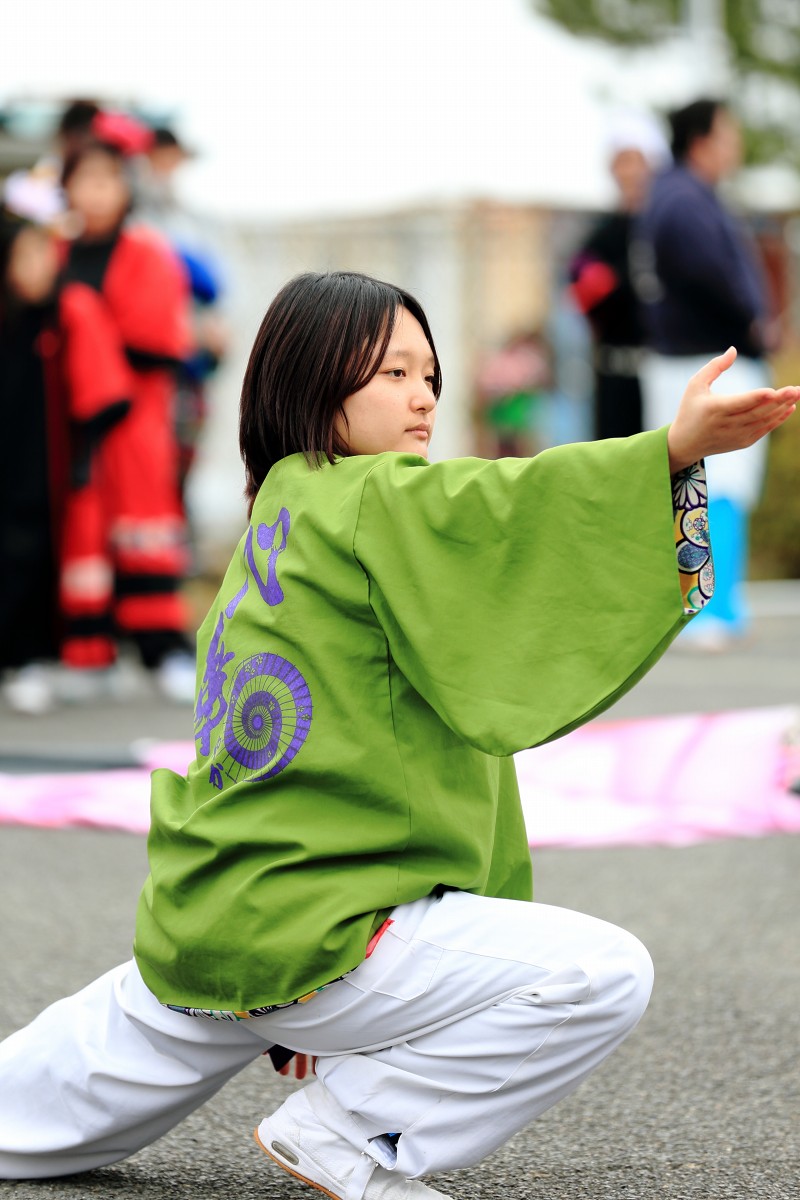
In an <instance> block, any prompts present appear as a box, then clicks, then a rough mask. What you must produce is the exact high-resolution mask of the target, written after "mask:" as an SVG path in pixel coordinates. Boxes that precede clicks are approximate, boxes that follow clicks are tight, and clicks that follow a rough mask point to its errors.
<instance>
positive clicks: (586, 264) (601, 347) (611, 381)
mask: <svg viewBox="0 0 800 1200" xmlns="http://www.w3.org/2000/svg"><path fill="white" fill-rule="evenodd" d="M608 150H609V167H610V170H611V174H612V176H613V177H614V182H615V183H616V186H617V190H618V194H619V201H618V207H617V208H616V210H615V211H614V212H611V213H607V214H606V215H605V216H603V217H601V218H600V220H599V221H598V222H597V223H596V225H595V226H594V228H593V229H592V231H591V233H590V234H589V237H588V239H587V240H586V242H585V243H584V245H583V246H582V247H581V248H580V250H579V251H578V253H577V254H576V255H575V257H574V258H573V260H572V263H571V264H570V272H569V273H570V279H571V287H570V296H571V298H572V301H573V303H574V304H575V305H576V307H577V308H578V309H579V311H580V312H582V313H583V315H584V316H585V317H586V319H587V320H588V322H589V325H590V327H591V331H592V338H593V342H594V353H593V366H594V422H593V424H594V436H595V437H596V438H609V437H628V436H630V434H633V433H641V431H642V397H641V388H640V384H639V368H640V366H641V361H642V352H643V351H642V348H643V344H644V326H643V322H642V316H641V311H640V305H639V300H638V298H637V295H636V292H635V290H634V286H633V281H632V279H631V263H630V247H631V239H632V234H633V230H634V223H635V220H636V215H637V213H639V212H640V211H641V209H642V207H643V205H644V203H645V201H646V199H647V193H648V190H649V187H650V183H651V180H652V178H653V173H654V172H655V171H656V170H658V169H659V168H661V167H663V166H664V164H665V163H666V161H667V160H668V158H669V152H668V150H667V143H666V141H665V140H664V137H663V136H662V134H661V131H660V129H659V128H658V126H657V125H656V123H655V121H654V120H653V119H652V118H650V117H648V116H646V115H644V114H634V113H630V114H625V115H624V116H621V117H619V118H618V120H617V121H616V122H615V124H614V127H613V128H612V130H611V136H610V138H609V143H608Z"/></svg>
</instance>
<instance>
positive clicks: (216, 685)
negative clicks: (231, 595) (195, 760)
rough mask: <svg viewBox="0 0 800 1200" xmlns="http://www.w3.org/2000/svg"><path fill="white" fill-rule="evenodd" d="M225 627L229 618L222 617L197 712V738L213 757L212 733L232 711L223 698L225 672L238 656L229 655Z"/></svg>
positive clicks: (210, 650) (195, 714)
mask: <svg viewBox="0 0 800 1200" xmlns="http://www.w3.org/2000/svg"><path fill="white" fill-rule="evenodd" d="M224 623H225V616H224V614H223V613H220V614H219V620H218V621H217V624H216V627H215V629H214V636H213V637H212V639H211V642H210V643H209V647H208V654H207V655H206V669H205V674H204V675H203V682H202V684H201V686H200V691H199V693H198V696H197V705H196V707H195V710H194V728H195V734H194V736H195V740H196V741H199V743H200V753H201V754H210V753H211V732H212V730H213V729H215V728H216V727H217V725H219V723H220V721H221V720H222V718H223V717H224V716H225V713H226V712H227V711H228V705H227V702H226V700H225V697H224V696H223V694H222V689H223V688H224V686H225V683H226V681H227V678H228V676H227V674H226V673H225V671H224V669H223V668H224V667H225V666H226V665H227V663H229V662H230V661H231V659H232V658H233V657H234V655H233V651H231V652H230V653H228V654H226V652H225V643H224V642H223V640H222V630H223V628H224Z"/></svg>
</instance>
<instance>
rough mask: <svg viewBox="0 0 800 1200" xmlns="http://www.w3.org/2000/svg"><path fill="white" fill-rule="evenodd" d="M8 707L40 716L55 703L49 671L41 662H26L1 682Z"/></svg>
mask: <svg viewBox="0 0 800 1200" xmlns="http://www.w3.org/2000/svg"><path fill="white" fill-rule="evenodd" d="M3 695H4V696H5V699H6V703H7V704H8V706H9V708H13V710H14V712H17V713H22V714H24V715H25V716H28V717H41V716H43V715H44V714H45V713H48V712H51V711H52V709H53V707H54V705H55V699H56V697H55V692H54V689H53V682H52V677H51V672H50V669H49V668H48V667H45V666H43V665H42V663H28V664H27V665H26V666H24V667H20V668H19V670H17V671H14V672H12V673H11V675H10V676H9V678H7V679H6V680H4V682H3Z"/></svg>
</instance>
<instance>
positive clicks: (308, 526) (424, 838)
mask: <svg viewBox="0 0 800 1200" xmlns="http://www.w3.org/2000/svg"><path fill="white" fill-rule="evenodd" d="M698 486H699V485H698ZM706 542H707V535H706ZM685 620H686V617H685V615H684V599H683V596H682V591H681V586H680V584H679V572H678V569H677V567H676V558H675V538H674V536H673V506H672V501H671V491H670V475H669V468H668V459H667V447H666V431H665V430H661V431H658V432H655V433H645V434H642V435H640V436H638V437H633V438H629V439H626V440H624V441H615V442H605V443H595V444H587V445H576V446H567V447H561V448H558V449H554V450H549V451H546V452H545V453H543V454H541V455H539V456H537V457H536V458H534V459H523V460H516V459H507V460H501V461H498V462H487V461H483V460H480V459H472V458H466V459H458V460H454V461H450V462H445V463H437V464H428V463H427V462H426V461H425V460H424V459H423V458H420V457H418V456H416V455H409V454H394V453H386V454H379V455H375V456H359V457H353V458H346V459H342V460H340V461H338V462H337V463H335V464H333V465H331V464H328V463H324V464H323V465H322V466H319V467H314V466H309V464H308V463H307V462H306V460H305V459H304V457H303V456H302V455H292V456H291V457H288V458H286V459H284V460H282V461H281V462H279V463H278V464H277V465H276V466H274V467H273V468H272V470H271V471H270V473H269V475H268V477H267V479H266V481H265V482H264V484H263V486H262V488H261V490H260V492H259V495H258V498H257V500H256V504H255V507H254V511H253V515H252V522H251V524H250V527H249V528H248V530H247V533H246V535H245V537H244V538H243V540H242V542H241V544H240V546H239V548H238V550H237V552H236V554H235V555H234V558H233V561H232V563H231V565H230V567H229V569H228V572H227V574H226V576H225V579H224V582H223V584H222V587H221V589H220V593H219V596H218V598H217V601H216V603H215V604H214V606H213V607H212V609H211V612H210V613H209V615H208V617H207V618H206V620H205V622H204V624H203V627H202V629H201V631H200V637H199V652H198V688H199V693H198V702H197V709H196V721H195V736H196V739H197V757H196V760H195V761H194V762H193V763H192V765H191V767H190V769H189V772H188V776H187V777H186V778H185V779H182V778H180V777H179V776H178V775H176V774H174V773H172V772H171V771H167V770H159V771H156V772H155V773H154V776H153V792H152V830H151V834H150V840H149V855H150V865H151V874H150V877H149V878H148V880H147V883H146V885H145V888H144V891H143V893H142V898H141V901H140V906H139V912H138V920H137V929H136V941H135V955H136V959H137V961H138V965H139V967H140V969H141V972H142V975H143V977H144V980H145V982H146V983H147V985H148V987H150V988H151V990H152V991H153V992H154V993H155V995H156V996H157V997H158V998H159V999H160V1000H162V1001H163V1002H165V1003H170V1004H176V1005H179V1006H193V1007H198V1008H211V1009H223V1010H230V1011H234V1012H235V1011H243V1010H248V1009H253V1008H257V1007H261V1006H266V1005H272V1004H281V1003H286V1002H289V1001H292V1000H294V999H296V998H297V997H300V996H302V995H304V994H306V993H308V992H310V991H312V990H314V989H316V988H318V987H320V986H322V985H323V984H325V983H327V982H329V981H330V980H332V979H334V978H337V977H338V976H340V975H342V974H343V973H345V972H346V971H348V970H350V969H352V968H353V967H355V966H356V965H357V964H358V963H359V962H361V961H362V959H363V957H364V953H365V948H366V946H367V942H368V940H369V938H370V937H371V935H372V933H373V932H374V931H375V929H376V928H377V927H378V925H379V924H380V923H381V921H382V920H383V919H384V917H385V915H386V914H387V912H388V910H390V909H391V908H392V907H394V906H395V905H397V904H402V903H404V902H407V901H411V900H414V899H417V898H419V897H421V896H425V895H427V894H429V893H430V892H431V891H432V890H433V889H434V888H436V887H437V886H439V885H444V886H445V887H448V888H459V889H463V890H466V891H471V892H476V893H480V894H485V895H491V896H506V897H511V898H516V899H519V900H530V899H531V868H530V854H529V849H528V843H527V837H526V831H525V828H524V825H523V818H522V812H521V807H520V801H519V793H518V790H517V783H516V777H515V773H514V763H513V759H512V758H511V757H510V756H511V755H513V754H514V752H515V751H518V750H521V749H522V748H523V747H528V746H534V745H536V744H538V743H541V742H544V741H547V740H548V739H550V738H554V737H557V736H559V735H560V734H563V733H565V732H567V731H568V730H570V729H572V728H574V727H575V726H576V725H579V724H581V723H582V722H584V721H587V720H589V719H590V718H591V717H592V716H594V715H595V714H596V713H598V712H601V711H602V710H603V709H605V708H606V707H607V706H608V705H609V704H611V703H612V702H613V701H614V699H615V698H616V697H617V696H619V695H620V694H621V693H622V692H624V691H625V690H626V689H627V688H629V687H631V686H632V684H633V683H635V681H636V680H637V679H638V678H640V676H641V675H642V674H643V673H644V672H645V671H646V670H647V669H648V668H649V667H650V666H651V665H652V664H653V663H654V662H655V660H656V659H657V658H658V656H659V655H660V654H661V653H662V652H663V650H664V649H665V648H666V647H667V645H668V644H669V643H670V641H671V640H672V639H673V638H674V636H675V635H676V634H677V633H678V631H679V630H680V628H681V627H682V625H683V624H684V622H685Z"/></svg>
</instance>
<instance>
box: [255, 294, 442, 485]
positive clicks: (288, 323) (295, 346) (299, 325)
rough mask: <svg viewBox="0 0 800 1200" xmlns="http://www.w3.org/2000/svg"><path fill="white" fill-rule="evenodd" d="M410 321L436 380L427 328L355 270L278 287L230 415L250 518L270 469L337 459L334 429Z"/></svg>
mask: <svg viewBox="0 0 800 1200" xmlns="http://www.w3.org/2000/svg"><path fill="white" fill-rule="evenodd" d="M400 308H405V309H407V310H408V312H410V313H411V314H412V315H413V316H414V317H416V319H417V320H418V321H419V323H420V325H421V326H422V329H423V332H424V334H425V337H426V338H427V340H428V344H429V345H430V348H431V351H432V352H433V358H434V378H433V392H434V395H435V396H436V398H437V399H438V398H439V395H440V393H441V390H442V372H441V368H440V365H439V359H438V356H437V354H436V347H435V346H434V344H433V337H432V335H431V331H430V327H429V325H428V319H427V317H426V316H425V313H424V312H423V309H422V306H421V305H420V304H419V302H418V301H417V300H415V299H414V297H413V296H411V295H409V293H408V292H405V291H403V289H402V288H399V287H395V286H394V285H393V284H390V283H383V282H381V280H379V279H373V278H371V276H369V275H359V274H357V273H356V272H354V271H330V272H325V273H322V274H320V273H316V272H308V273H307V274H304V275H298V276H296V278H294V279H292V280H290V281H289V283H287V284H285V286H284V287H282V288H281V290H280V291H279V292H278V294H277V296H276V297H275V299H274V300H273V301H272V303H271V304H270V306H269V308H268V309H267V313H266V316H265V317H264V320H263V321H262V322H261V328H260V329H259V331H258V333H257V335H256V340H255V343H254V345H253V349H252V352H251V354H250V361H249V362H248V364H247V370H246V371H245V376H244V382H243V384H242V398H241V404H240V408H239V448H240V450H241V454H242V459H243V460H244V465H245V471H246V476H247V482H246V487H245V495H246V497H247V499H248V502H249V508H250V509H252V507H253V501H254V500H255V497H256V494H257V492H258V489H259V488H260V487H261V484H262V483H263V482H264V480H265V479H266V477H267V473H268V471H269V469H270V467H272V466H274V464H275V463H276V462H278V461H279V460H280V459H282V458H285V457H286V456H287V455H288V454H296V453H298V452H302V453H303V454H305V455H306V458H307V459H308V460H309V462H311V463H314V464H316V465H319V464H320V463H321V462H322V460H323V459H327V460H328V462H333V461H334V459H335V458H336V457H341V456H346V455H347V447H346V446H345V445H344V444H343V443H342V441H341V439H340V438H339V437H338V436H337V433H336V429H335V422H336V418H337V416H339V415H340V414H342V413H343V409H342V406H343V404H344V402H345V400H346V399H347V398H348V396H352V395H353V393H354V392H357V391H359V390H360V389H361V388H362V387H364V386H365V385H366V384H367V383H369V381H370V379H372V378H373V376H374V375H375V374H376V373H377V371H378V368H379V366H380V364H381V361H382V359H383V357H384V355H385V354H386V350H387V347H388V345H389V340H390V338H391V336H392V330H393V329H394V325H395V321H396V319H397V313H398V309H400Z"/></svg>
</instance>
